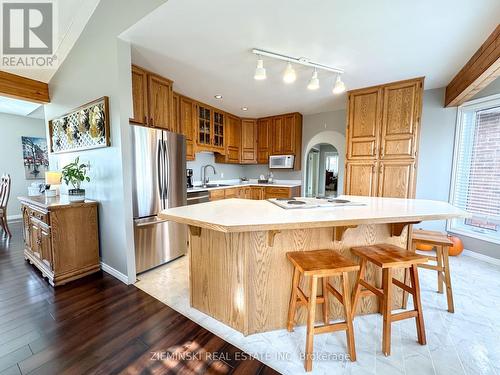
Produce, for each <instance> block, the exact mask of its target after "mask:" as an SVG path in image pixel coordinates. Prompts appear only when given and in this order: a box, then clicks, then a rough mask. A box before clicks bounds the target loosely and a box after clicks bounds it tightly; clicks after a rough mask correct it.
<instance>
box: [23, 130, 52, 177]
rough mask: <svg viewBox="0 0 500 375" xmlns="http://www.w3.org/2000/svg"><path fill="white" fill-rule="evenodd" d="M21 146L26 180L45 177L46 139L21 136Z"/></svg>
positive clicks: (46, 164) (46, 169) (47, 164)
mask: <svg viewBox="0 0 500 375" xmlns="http://www.w3.org/2000/svg"><path fill="white" fill-rule="evenodd" d="M21 143H22V146H23V161H24V175H25V178H26V179H27V180H40V179H44V178H45V172H47V171H48V170H49V155H48V152H47V140H46V139H45V138H39V137H21Z"/></svg>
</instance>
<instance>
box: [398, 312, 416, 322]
mask: <svg viewBox="0 0 500 375" xmlns="http://www.w3.org/2000/svg"><path fill="white" fill-rule="evenodd" d="M417 316H418V311H417V310H410V311H403V312H400V313H397V314H392V315H391V321H393V322H397V321H399V320H404V319H410V318H416V317H417Z"/></svg>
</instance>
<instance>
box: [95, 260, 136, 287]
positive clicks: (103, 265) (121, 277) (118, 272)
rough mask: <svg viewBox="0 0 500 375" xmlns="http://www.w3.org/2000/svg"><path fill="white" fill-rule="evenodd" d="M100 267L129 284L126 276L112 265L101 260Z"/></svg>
mask: <svg viewBox="0 0 500 375" xmlns="http://www.w3.org/2000/svg"><path fill="white" fill-rule="evenodd" d="M101 268H102V270H103V271H104V272H106V273H109V274H110V275H111V276H113V277H116V278H117V279H118V280H120V281H121V282H122V283H124V284H127V285H129V284H130V283H129V282H128V276H127V275H124V274H123V273H121V272H120V271H117V270H115V269H114V268H113V267H111V266H108V265H107V264H106V263H103V262H101Z"/></svg>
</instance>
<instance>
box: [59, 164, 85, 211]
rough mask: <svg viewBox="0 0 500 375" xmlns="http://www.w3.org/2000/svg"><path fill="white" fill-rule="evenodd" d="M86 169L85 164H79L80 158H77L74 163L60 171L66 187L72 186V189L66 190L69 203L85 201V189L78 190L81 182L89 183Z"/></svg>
mask: <svg viewBox="0 0 500 375" xmlns="http://www.w3.org/2000/svg"><path fill="white" fill-rule="evenodd" d="M88 168H89V166H88V165H87V164H84V163H82V164H80V158H79V157H77V158H76V159H75V161H74V162H72V163H69V164H68V165H66V166H65V167H64V168H63V169H62V173H61V175H62V180H64V182H65V183H66V185H68V186H69V184H71V186H73V189H69V190H68V195H69V201H70V202H84V201H85V189H80V185H81V183H82V182H83V181H87V182H90V177H88V176H87V170H88Z"/></svg>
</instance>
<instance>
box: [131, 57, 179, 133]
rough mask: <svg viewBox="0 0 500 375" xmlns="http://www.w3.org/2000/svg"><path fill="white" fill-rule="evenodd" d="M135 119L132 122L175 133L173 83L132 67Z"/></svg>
mask: <svg viewBox="0 0 500 375" xmlns="http://www.w3.org/2000/svg"><path fill="white" fill-rule="evenodd" d="M132 103H133V117H132V118H131V119H130V122H132V123H135V124H140V125H146V126H152V127H156V128H160V129H165V130H170V131H175V129H174V124H173V122H174V119H173V109H172V108H173V82H172V81H170V80H169V79H166V78H163V77H161V76H159V75H157V74H154V73H151V72H148V71H146V70H145V69H142V68H140V67H138V66H135V65H132Z"/></svg>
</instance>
